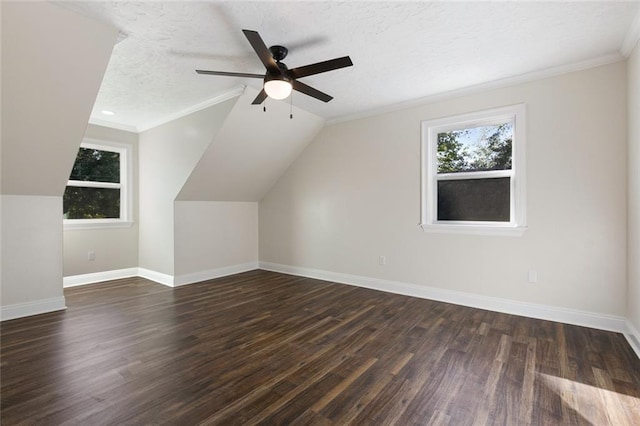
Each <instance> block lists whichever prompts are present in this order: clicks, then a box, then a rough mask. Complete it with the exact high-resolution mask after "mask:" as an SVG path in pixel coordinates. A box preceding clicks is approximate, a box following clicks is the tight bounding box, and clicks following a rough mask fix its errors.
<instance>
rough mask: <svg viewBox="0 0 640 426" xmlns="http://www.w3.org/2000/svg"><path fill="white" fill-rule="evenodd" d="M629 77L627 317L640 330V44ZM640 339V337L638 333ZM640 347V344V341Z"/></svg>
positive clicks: (629, 63) (630, 66) (628, 67)
mask: <svg viewBox="0 0 640 426" xmlns="http://www.w3.org/2000/svg"><path fill="white" fill-rule="evenodd" d="M627 76H628V105H629V106H628V112H627V114H628V117H629V134H628V138H629V151H628V167H629V179H628V200H627V205H628V211H629V214H628V217H629V222H628V228H629V229H628V239H629V241H628V253H627V262H628V269H627V274H628V287H629V288H628V294H627V318H628V320H629V322H630V323H631V324H632V326H633V327H634V328H635V330H636V331H635V332H636V333H638V332H639V331H640V44H637V45H636V47H635V49H634V51H633V53H632V55H631V56H630V57H629V60H628V64H627ZM636 338H637V339H640V334H636ZM639 344H640V342H639Z"/></svg>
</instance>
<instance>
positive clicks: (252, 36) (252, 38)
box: [242, 30, 280, 74]
mask: <svg viewBox="0 0 640 426" xmlns="http://www.w3.org/2000/svg"><path fill="white" fill-rule="evenodd" d="M242 32H243V33H244V35H245V37H247V40H249V43H251V47H253V50H255V52H256V54H257V55H258V57H259V58H260V60H261V61H262V63H263V64H264V66H265V68H266V69H267V70H269V71H270V72H272V73H277V74H280V68H279V67H278V65H277V64H276V61H274V59H273V56H271V52H270V51H269V49H268V48H267V45H266V44H264V41H262V37H260V34H258V32H257V31H251V30H242Z"/></svg>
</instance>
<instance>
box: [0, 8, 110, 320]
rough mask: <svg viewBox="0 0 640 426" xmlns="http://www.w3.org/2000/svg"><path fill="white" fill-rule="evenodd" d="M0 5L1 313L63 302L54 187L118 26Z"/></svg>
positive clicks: (57, 189) (65, 172)
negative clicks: (0, 153)
mask: <svg viewBox="0 0 640 426" xmlns="http://www.w3.org/2000/svg"><path fill="white" fill-rule="evenodd" d="M0 8H1V10H2V12H1V18H2V37H1V38H2V80H1V85H2V108H1V109H2V117H1V120H0V121H2V129H1V131H2V133H1V137H0V141H1V142H0V143H1V145H2V146H1V149H2V159H1V160H2V167H1V174H2V177H1V181H2V187H1V188H2V190H1V192H2V197H1V199H2V208H1V210H2V216H1V217H2V226H1V228H2V260H1V268H0V269H2V273H1V276H2V289H1V291H0V295H1V298H2V300H1V302H0V303H1V305H2V306H1V309H2V311H1V313H0V317H1V318H2V319H7V318H13V317H18V316H25V315H32V314H35V313H41V312H45V311H51V310H56V309H62V308H64V297H63V296H62V263H63V260H62V194H63V191H64V187H65V185H66V182H67V180H68V178H69V172H70V170H71V166H72V164H73V161H74V159H75V156H76V152H77V149H78V147H79V146H80V142H81V140H82V135H83V133H84V130H85V128H86V125H87V121H88V119H89V115H90V113H91V108H92V106H93V104H94V101H95V98H96V95H97V93H98V89H99V87H100V82H101V81H102V76H103V75H104V71H105V69H106V67H107V63H108V61H109V58H110V56H111V50H112V48H113V45H114V43H115V41H116V36H117V31H116V29H115V28H111V27H107V26H106V25H104V24H101V23H98V22H95V21H93V20H91V19H88V18H85V17H83V16H80V15H78V14H75V13H72V12H69V11H67V10H64V9H62V8H60V7H59V6H56V5H53V4H51V3H48V2H22V3H21V2H0ZM70 93H72V94H73V96H69V94H70Z"/></svg>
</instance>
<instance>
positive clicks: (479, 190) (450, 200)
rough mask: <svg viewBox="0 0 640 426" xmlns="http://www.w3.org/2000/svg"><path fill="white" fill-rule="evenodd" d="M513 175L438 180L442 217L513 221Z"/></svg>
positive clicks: (440, 214)
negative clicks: (509, 176) (511, 219)
mask: <svg viewBox="0 0 640 426" xmlns="http://www.w3.org/2000/svg"><path fill="white" fill-rule="evenodd" d="M510 180H511V178H508V177H505V178H489V179H460V180H441V181H438V220H462V221H493V222H509V220H510V216H511V215H510V210H511V194H510V192H511V190H510V187H511V183H510Z"/></svg>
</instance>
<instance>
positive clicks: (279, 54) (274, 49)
mask: <svg viewBox="0 0 640 426" xmlns="http://www.w3.org/2000/svg"><path fill="white" fill-rule="evenodd" d="M269 52H271V56H273V59H275V60H276V62H280V61H281V60H283V59H284V58H286V57H287V53H289V49H287V48H286V47H284V46H279V45H275V46H271V47H270V48H269Z"/></svg>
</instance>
